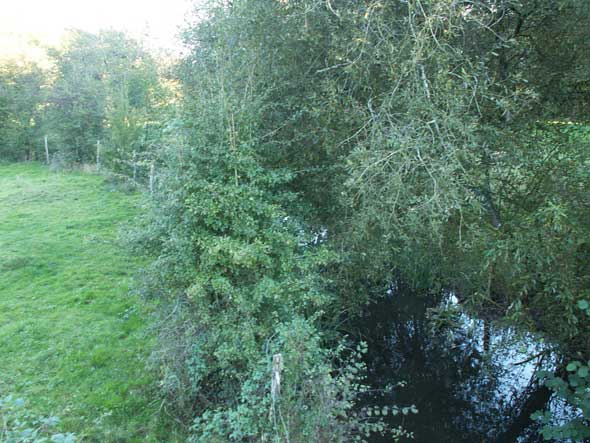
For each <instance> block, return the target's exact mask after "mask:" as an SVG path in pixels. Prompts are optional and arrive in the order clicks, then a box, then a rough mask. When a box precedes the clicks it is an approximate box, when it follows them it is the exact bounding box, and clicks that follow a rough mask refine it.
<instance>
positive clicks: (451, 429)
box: [356, 285, 554, 443]
mask: <svg viewBox="0 0 590 443" xmlns="http://www.w3.org/2000/svg"><path fill="white" fill-rule="evenodd" d="M356 333H357V334H359V336H360V338H361V339H362V340H364V341H365V342H367V344H368V345H369V351H368V354H367V355H366V363H367V369H368V380H367V382H368V385H369V386H370V387H371V389H372V391H371V393H370V394H368V395H369V397H368V398H367V399H366V404H372V405H375V404H377V405H379V406H391V405H396V406H398V407H400V408H401V407H408V406H411V405H415V407H416V408H417V409H418V413H416V414H414V413H408V414H407V415H403V414H399V415H397V416H395V417H393V416H391V415H389V416H386V417H385V419H384V420H385V421H386V422H387V423H389V424H390V425H391V426H393V427H398V426H402V427H403V428H404V429H405V430H407V431H408V432H412V433H413V439H411V438H407V437H404V438H401V440H400V441H402V442H404V441H408V442H410V441H413V442H415V443H477V442H485V443H516V442H519V443H536V442H541V441H543V440H542V438H541V437H540V436H539V434H538V432H537V430H536V429H535V427H534V425H531V424H532V422H531V421H530V420H529V417H530V414H529V413H526V414H525V413H521V414H519V411H522V410H524V409H525V408H529V409H530V408H532V409H533V410H535V408H536V409H542V408H544V407H546V406H548V405H550V401H549V395H550V393H549V391H548V390H547V389H546V388H544V387H542V386H538V385H537V383H536V382H535V378H534V377H533V374H534V373H535V370H536V369H538V368H541V367H542V368H543V369H547V368H551V367H553V365H554V363H553V362H546V361H542V360H541V361H540V358H538V357H536V356H537V355H538V354H539V353H541V351H543V350H544V349H545V348H546V345H545V344H544V343H542V342H541V341H540V340H538V339H536V338H535V337H534V336H533V335H532V334H529V333H523V332H520V333H517V332H516V331H514V330H512V329H509V328H500V327H494V326H491V325H490V324H489V323H488V322H486V321H484V320H481V319H477V318H473V317H471V316H469V315H467V314H466V313H465V312H463V311H462V310H461V309H460V306H459V304H458V302H457V300H456V298H455V297H454V296H453V295H452V294H447V295H445V296H442V295H441V296H440V297H435V296H432V295H428V296H421V295H418V294H415V293H413V292H412V291H411V290H409V289H408V288H404V287H399V286H396V285H392V286H391V287H390V289H388V290H387V293H386V295H385V296H383V297H381V298H380V299H379V300H378V301H377V302H376V303H373V304H371V305H369V306H367V307H366V309H365V310H364V312H363V314H362V315H361V317H360V318H359V320H358V324H357V325H356ZM525 404H526V406H524V405H525ZM369 441H370V442H371V443H382V442H388V443H391V442H392V437H391V436H373V437H371V439H370V440H369Z"/></svg>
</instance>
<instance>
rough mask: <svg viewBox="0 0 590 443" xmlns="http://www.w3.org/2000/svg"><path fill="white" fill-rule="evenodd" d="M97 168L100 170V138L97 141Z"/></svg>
mask: <svg viewBox="0 0 590 443" xmlns="http://www.w3.org/2000/svg"><path fill="white" fill-rule="evenodd" d="M96 170H97V171H99V170H100V140H97V141H96Z"/></svg>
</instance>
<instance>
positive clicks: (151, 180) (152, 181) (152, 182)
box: [150, 163, 154, 194]
mask: <svg viewBox="0 0 590 443" xmlns="http://www.w3.org/2000/svg"><path fill="white" fill-rule="evenodd" d="M153 193H154V164H153V163H152V164H151V165H150V194H153Z"/></svg>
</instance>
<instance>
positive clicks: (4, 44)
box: [0, 0, 195, 55]
mask: <svg viewBox="0 0 590 443" xmlns="http://www.w3.org/2000/svg"><path fill="white" fill-rule="evenodd" d="M194 3H195V2H194V0H193V1H191V0H7V1H2V8H1V9H0V54H2V53H4V55H11V53H14V54H18V53H19V52H22V51H26V47H27V46H29V45H28V42H29V41H30V40H31V38H32V37H34V38H36V39H38V40H39V41H40V42H41V43H44V44H49V45H57V44H58V43H59V40H60V38H61V37H62V36H63V34H64V33H65V32H66V30H67V29H72V28H75V29H81V30H84V31H89V32H96V31H98V30H100V29H105V28H114V29H117V30H124V31H127V32H128V33H129V34H130V35H131V36H133V37H145V36H146V34H147V39H146V43H147V44H148V46H150V47H153V48H162V49H168V50H174V51H177V50H179V48H180V47H181V45H180V43H179V42H178V41H177V40H176V38H175V36H176V34H177V32H178V27H179V26H182V25H183V23H184V22H185V16H186V15H187V14H188V12H189V11H191V4H194ZM29 50H30V49H29Z"/></svg>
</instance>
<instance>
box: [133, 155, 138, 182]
mask: <svg viewBox="0 0 590 443" xmlns="http://www.w3.org/2000/svg"><path fill="white" fill-rule="evenodd" d="M136 157H137V155H136V152H135V151H133V183H137V180H136V178H137V159H136Z"/></svg>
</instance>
